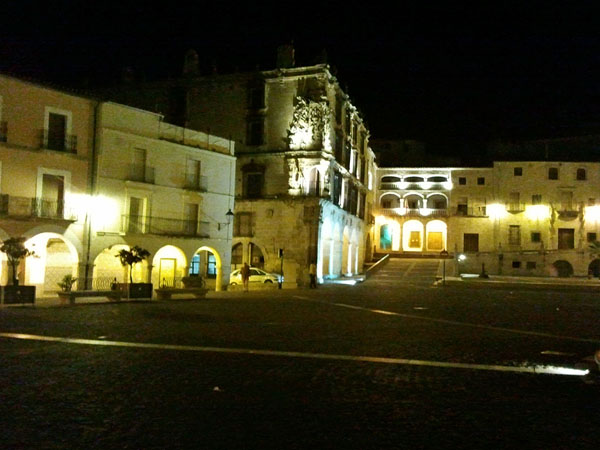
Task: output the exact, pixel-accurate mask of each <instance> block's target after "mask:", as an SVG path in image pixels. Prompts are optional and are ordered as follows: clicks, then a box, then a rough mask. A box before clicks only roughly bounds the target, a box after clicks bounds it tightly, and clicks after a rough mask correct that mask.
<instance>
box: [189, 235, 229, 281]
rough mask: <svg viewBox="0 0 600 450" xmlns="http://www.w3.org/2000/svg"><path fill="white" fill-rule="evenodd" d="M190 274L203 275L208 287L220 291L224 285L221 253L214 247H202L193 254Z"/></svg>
mask: <svg viewBox="0 0 600 450" xmlns="http://www.w3.org/2000/svg"><path fill="white" fill-rule="evenodd" d="M239 245H241V244H239ZM188 275H189V276H201V277H203V278H204V279H205V281H206V287H207V288H209V289H214V290H215V291H220V290H221V289H222V286H223V266H222V263H221V255H219V253H218V252H217V251H216V250H215V249H214V248H212V247H206V246H204V247H200V248H199V249H198V250H196V253H194V256H192V259H191V262H190V267H189V270H188Z"/></svg>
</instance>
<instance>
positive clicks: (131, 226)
mask: <svg viewBox="0 0 600 450" xmlns="http://www.w3.org/2000/svg"><path fill="white" fill-rule="evenodd" d="M145 209H146V199H145V198H140V197H129V221H128V224H127V232H128V233H133V234H140V233H144V231H145V230H144V211H145Z"/></svg>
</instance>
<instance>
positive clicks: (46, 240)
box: [19, 233, 85, 296]
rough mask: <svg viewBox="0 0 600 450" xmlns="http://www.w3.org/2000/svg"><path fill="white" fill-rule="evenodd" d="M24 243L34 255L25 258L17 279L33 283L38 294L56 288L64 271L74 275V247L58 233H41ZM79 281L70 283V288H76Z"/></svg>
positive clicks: (50, 291) (81, 282)
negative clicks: (74, 283) (71, 285)
mask: <svg viewBox="0 0 600 450" xmlns="http://www.w3.org/2000/svg"><path fill="white" fill-rule="evenodd" d="M25 246H26V247H27V248H29V249H31V250H33V251H34V252H35V256H33V257H29V258H27V259H26V261H25V266H24V267H21V269H20V270H21V274H20V276H19V279H20V280H24V281H25V283H24V284H30V285H35V286H36V295H37V296H43V295H45V294H53V293H55V292H58V291H59V290H60V287H59V286H58V283H60V282H61V281H62V279H63V277H64V276H65V275H72V276H73V277H77V266H78V263H79V256H78V254H77V250H76V249H75V247H74V246H73V245H72V244H71V243H70V242H68V241H66V240H65V239H64V238H63V236H61V235H60V234H57V233H40V234H38V235H35V236H34V237H32V238H31V239H29V240H28V241H27V242H25ZM84 282H85V280H80V281H78V284H79V285H84V284H85V283H84ZM78 284H76V285H73V289H77V286H78Z"/></svg>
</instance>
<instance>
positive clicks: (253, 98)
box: [248, 86, 265, 109]
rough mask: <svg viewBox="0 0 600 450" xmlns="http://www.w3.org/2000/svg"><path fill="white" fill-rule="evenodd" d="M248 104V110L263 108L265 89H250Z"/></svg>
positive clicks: (262, 87)
mask: <svg viewBox="0 0 600 450" xmlns="http://www.w3.org/2000/svg"><path fill="white" fill-rule="evenodd" d="M249 94H250V95H249V98H248V103H249V105H248V106H249V107H250V109H261V108H264V107H265V88H264V86H257V87H253V88H250V93H249Z"/></svg>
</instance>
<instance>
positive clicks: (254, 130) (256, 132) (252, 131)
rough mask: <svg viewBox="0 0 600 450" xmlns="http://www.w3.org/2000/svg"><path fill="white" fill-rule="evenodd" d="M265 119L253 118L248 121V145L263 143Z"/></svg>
mask: <svg viewBox="0 0 600 450" xmlns="http://www.w3.org/2000/svg"><path fill="white" fill-rule="evenodd" d="M263 138H264V121H263V119H262V118H261V119H252V120H251V121H250V122H248V140H247V143H248V145H262V144H263V143H264V140H263Z"/></svg>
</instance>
